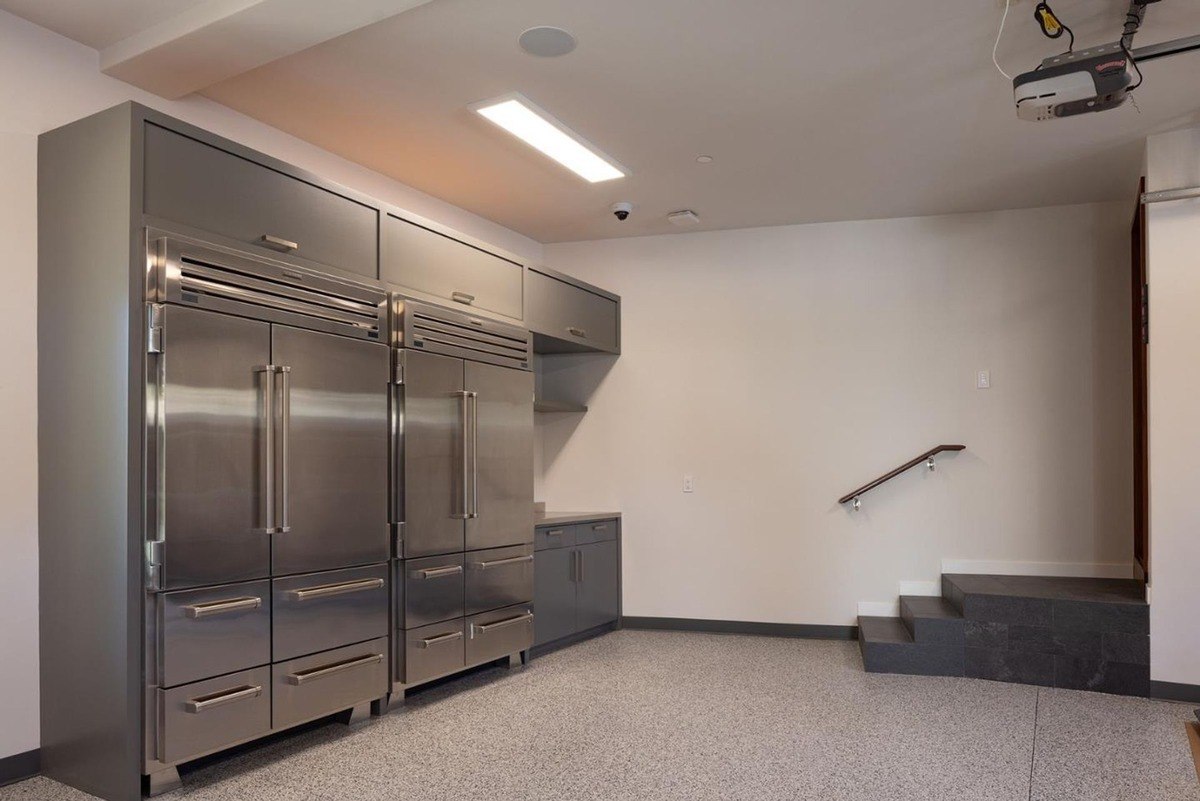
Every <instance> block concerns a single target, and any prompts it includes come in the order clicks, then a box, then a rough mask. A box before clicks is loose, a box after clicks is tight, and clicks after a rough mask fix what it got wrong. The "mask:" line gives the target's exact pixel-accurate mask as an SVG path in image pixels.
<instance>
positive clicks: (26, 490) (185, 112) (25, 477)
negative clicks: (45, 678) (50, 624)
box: [0, 11, 541, 758]
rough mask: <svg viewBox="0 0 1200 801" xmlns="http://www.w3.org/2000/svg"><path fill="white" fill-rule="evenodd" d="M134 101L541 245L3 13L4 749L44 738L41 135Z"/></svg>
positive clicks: (406, 202)
mask: <svg viewBox="0 0 1200 801" xmlns="http://www.w3.org/2000/svg"><path fill="white" fill-rule="evenodd" d="M126 100H136V101H138V102H141V103H143V104H145V105H148V106H152V107H155V108H159V109H161V110H163V111H165V112H166V113H168V114H172V115H174V116H176V117H179V118H181V119H183V120H186V121H188V122H191V123H193V124H195V125H198V126H200V127H202V128H206V129H208V130H211V131H214V132H216V133H218V134H221V135H223V136H226V137H229V138H230V139H233V140H236V141H238V142H241V143H243V144H245V145H248V146H250V147H252V148H255V149H257V150H261V151H263V152H265V153H268V154H270V155H272V156H275V157H277V158H280V159H283V160H284V161H287V162H290V163H292V164H295V165H297V166H299V167H303V168H305V169H308V170H311V171H313V172H315V173H318V174H320V175H323V176H325V177H327V178H329V179H331V180H333V181H337V182H339V183H342V184H344V185H346V186H350V187H353V188H355V189H358V190H360V191H362V192H365V193H367V194H369V195H371V196H374V197H377V198H379V199H380V200H383V201H387V202H389V203H394V204H396V205H397V206H400V207H401V208H404V209H407V210H409V211H412V212H414V213H416V214H419V215H422V216H424V217H428V218H430V219H433V220H436V221H438V222H441V223H444V224H446V225H449V226H451V227H453V228H455V229H457V230H459V231H462V232H463V233H466V234H469V235H471V236H475V237H478V238H480V239H482V240H484V241H488V242H491V243H493V244H495V245H496V246H497V247H501V248H504V249H506V250H509V251H511V252H513V253H516V254H518V255H520V256H522V257H525V258H529V259H532V260H538V259H540V257H541V245H540V244H539V243H537V242H534V241H533V240H531V239H528V238H526V237H524V236H521V235H520V234H517V233H515V232H513V231H510V230H508V229H506V228H503V227H501V226H499V225H496V224H495V223H492V222H489V221H488V220H485V219H483V218H481V217H477V216H475V215H473V214H470V213H469V212H466V211H463V210H462V209H459V208H456V207H454V206H451V205H449V204H446V203H443V202H442V201H439V200H437V199H435V198H432V197H430V196H428V195H425V194H423V193H421V192H418V191H417V190H415V189H412V188H411V187H408V186H405V185H403V184H399V183H397V182H395V181H393V180H391V179H389V178H386V177H385V176H382V175H379V174H378V173H374V172H371V171H370V170H367V169H365V168H363V167H361V166H358V165H356V164H353V163H351V162H349V161H346V160H344V159H341V158H339V157H337V156H334V155H333V154H331V153H328V152H326V151H323V150H320V149H319V148H316V147H314V146H312V145H309V144H307V143H305V142H302V141H300V140H299V139H296V138H294V137H291V136H288V135H286V134H284V133H282V132H280V131H278V130H275V129H273V128H270V127H268V126H266V125H263V124H261V123H259V122H256V121H254V120H252V119H250V118H248V117H245V116H242V115H241V114H238V113H236V112H234V111H232V110H230V109H228V108H225V107H223V106H220V105H218V104H216V103H213V102H211V101H209V100H206V99H204V98H200V97H194V98H189V99H185V100H182V101H178V102H168V101H164V100H162V99H161V98H157V97H154V96H153V95H149V94H147V93H145V92H141V91H139V90H136V89H134V88H133V87H131V86H129V85H127V84H124V83H122V82H120V81H117V80H114V79H112V78H109V77H107V76H104V75H101V74H100V73H99V72H98V69H97V54H96V52H95V51H94V50H91V49H89V48H87V47H84V46H82V45H80V44H78V43H76V42H73V41H71V40H69V39H65V38H63V37H61V36H58V35H56V34H54V33H51V32H50V31H47V30H45V29H43V28H40V27H37V26H35V25H32V24H30V23H28V22H25V21H24V20H21V19H20V18H18V17H15V16H13V15H11V14H9V13H7V12H4V11H0V242H2V243H3V246H2V248H0V254H2V256H0V259H2V262H0V263H2V264H3V277H4V282H5V285H4V292H3V293H0V320H3V321H4V325H5V330H6V333H5V336H4V337H3V338H0V363H2V364H3V365H4V371H3V377H2V378H0V427H2V428H0V430H2V431H3V437H4V438H3V442H4V446H5V453H4V457H5V458H4V476H3V480H2V481H0V643H3V645H2V646H0V758H3V757H5V756H9V755H11V754H15V753H21V752H24V751H28V750H30V749H33V748H37V747H38V742H39V735H38V682H37V630H38V622H37V620H38V612H37V439H36V437H37V359H36V351H35V347H36V335H35V332H36V309H37V297H36V276H37V244H36V243H37V237H36V234H37V231H36V228H37V224H36V197H37V195H36V192H37V169H36V154H37V135H38V134H39V133H42V132H43V131H47V130H50V129H52V128H55V127H58V126H60V125H63V124H65V123H67V122H71V121H72V120H75V119H78V118H80V117H84V116H87V115H88V114H91V113H93V112H96V111H100V110H102V109H105V108H108V107H110V106H114V105H116V104H118V103H121V102H124V101H126Z"/></svg>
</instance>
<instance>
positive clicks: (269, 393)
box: [254, 364, 275, 534]
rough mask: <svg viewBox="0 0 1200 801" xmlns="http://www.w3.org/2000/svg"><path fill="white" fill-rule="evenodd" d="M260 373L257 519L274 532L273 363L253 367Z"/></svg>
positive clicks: (271, 532)
mask: <svg viewBox="0 0 1200 801" xmlns="http://www.w3.org/2000/svg"><path fill="white" fill-rule="evenodd" d="M254 372H256V373H260V374H261V375H262V380H263V386H262V393H263V395H262V397H263V410H262V423H263V435H262V441H261V448H260V453H259V467H260V469H261V470H262V474H261V477H262V487H261V492H260V494H259V501H258V503H259V512H258V520H259V523H260V524H261V526H262V530H263V531H265V532H266V533H268V534H273V533H275V365H273V364H264V365H261V366H259V367H255V368H254Z"/></svg>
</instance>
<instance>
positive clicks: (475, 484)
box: [467, 392, 479, 517]
mask: <svg viewBox="0 0 1200 801" xmlns="http://www.w3.org/2000/svg"><path fill="white" fill-rule="evenodd" d="M467 399H468V400H469V401H470V402H471V512H470V515H471V517H479V393H478V392H471V393H469V394H468V396H467Z"/></svg>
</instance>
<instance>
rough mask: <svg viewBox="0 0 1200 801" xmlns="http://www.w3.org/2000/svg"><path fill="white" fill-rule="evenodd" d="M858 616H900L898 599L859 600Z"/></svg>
mask: <svg viewBox="0 0 1200 801" xmlns="http://www.w3.org/2000/svg"><path fill="white" fill-rule="evenodd" d="M858 615H859V617H900V601H898V600H897V601H859V602H858Z"/></svg>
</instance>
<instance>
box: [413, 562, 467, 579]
mask: <svg viewBox="0 0 1200 801" xmlns="http://www.w3.org/2000/svg"><path fill="white" fill-rule="evenodd" d="M461 572H463V569H462V565H446V566H445V567H427V568H425V569H423V570H414V571H413V572H412V573H410V574H409V575H411V576H412V577H413V578H415V579H430V578H442V577H443V576H456V575H458V574H459V573H461Z"/></svg>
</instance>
